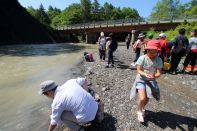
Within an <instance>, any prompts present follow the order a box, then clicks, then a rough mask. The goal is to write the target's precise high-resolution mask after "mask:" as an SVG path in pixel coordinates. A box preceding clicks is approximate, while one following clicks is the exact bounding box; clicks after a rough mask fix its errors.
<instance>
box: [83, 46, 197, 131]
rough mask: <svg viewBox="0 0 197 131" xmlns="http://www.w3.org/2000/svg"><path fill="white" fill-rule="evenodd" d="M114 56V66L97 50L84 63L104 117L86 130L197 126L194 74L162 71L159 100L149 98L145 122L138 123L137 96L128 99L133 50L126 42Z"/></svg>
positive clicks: (195, 81)
mask: <svg viewBox="0 0 197 131" xmlns="http://www.w3.org/2000/svg"><path fill="white" fill-rule="evenodd" d="M114 57H115V58H114V59H115V67H114V68H105V65H106V62H100V60H99V57H98V52H95V53H94V58H95V62H84V64H83V65H84V68H85V74H84V75H85V76H86V77H87V80H88V82H89V84H91V85H92V87H93V89H94V90H96V92H97V93H98V94H99V95H100V97H101V99H102V100H103V102H104V104H105V119H104V121H103V122H102V123H101V124H98V125H93V126H91V127H89V128H87V129H86V130H88V131H95V130H98V131H116V130H117V131H130V130H136V131H141V130H147V131H153V130H154V131H158V130H186V131H187V130H188V131H193V130H197V95H196V94H197V84H196V83H197V76H196V75H189V74H185V75H184V74H178V75H170V74H167V73H166V74H163V75H162V76H161V77H160V78H159V79H158V82H159V84H160V87H161V101H160V102H157V101H156V100H154V99H151V100H150V102H149V103H148V105H147V107H146V110H147V115H146V118H145V123H143V124H140V123H139V122H138V121H137V119H136V117H137V116H136V112H137V103H136V99H133V100H130V99H129V93H130V89H131V87H132V85H133V82H134V79H135V76H136V70H131V69H129V68H128V67H129V66H128V65H129V64H130V63H131V61H132V58H133V57H134V54H133V52H132V51H131V50H126V47H125V46H119V47H118V49H117V51H116V52H115V53H114Z"/></svg>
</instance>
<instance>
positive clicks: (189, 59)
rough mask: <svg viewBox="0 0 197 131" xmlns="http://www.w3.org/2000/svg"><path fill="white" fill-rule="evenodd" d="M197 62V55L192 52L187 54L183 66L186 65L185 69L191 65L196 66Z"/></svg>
mask: <svg viewBox="0 0 197 131" xmlns="http://www.w3.org/2000/svg"><path fill="white" fill-rule="evenodd" d="M196 60H197V53H194V52H192V51H190V52H189V53H188V54H187V56H186V58H185V61H184V64H183V65H184V67H186V66H188V64H190V65H191V66H195V65H196Z"/></svg>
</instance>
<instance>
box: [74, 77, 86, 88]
mask: <svg viewBox="0 0 197 131" xmlns="http://www.w3.org/2000/svg"><path fill="white" fill-rule="evenodd" d="M76 81H77V83H78V84H79V85H80V86H83V84H84V83H85V81H86V78H83V77H78V78H77V80H76Z"/></svg>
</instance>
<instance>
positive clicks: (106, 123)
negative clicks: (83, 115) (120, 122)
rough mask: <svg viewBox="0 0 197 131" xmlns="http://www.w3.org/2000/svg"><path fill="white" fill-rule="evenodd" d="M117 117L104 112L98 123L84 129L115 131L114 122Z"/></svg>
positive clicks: (88, 130) (87, 130) (90, 130)
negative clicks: (103, 116) (100, 121)
mask: <svg viewBox="0 0 197 131" xmlns="http://www.w3.org/2000/svg"><path fill="white" fill-rule="evenodd" d="M116 123H117V119H116V118H115V117H113V116H111V115H110V114H108V113H105V118H104V120H103V121H102V123H100V124H93V125H91V126H89V127H86V128H85V131H116V127H115V124H116Z"/></svg>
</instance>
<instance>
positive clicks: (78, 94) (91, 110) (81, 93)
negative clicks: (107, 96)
mask: <svg viewBox="0 0 197 131" xmlns="http://www.w3.org/2000/svg"><path fill="white" fill-rule="evenodd" d="M64 110H66V111H71V112H72V113H73V114H74V116H75V117H76V119H77V120H78V122H80V123H85V122H89V121H92V120H94V118H95V116H96V112H97V110H98V104H97V103H96V101H95V100H94V98H93V97H92V96H91V95H90V94H89V93H88V92H87V91H85V90H84V89H83V88H82V87H81V86H80V85H79V84H78V83H77V82H76V79H71V80H68V81H67V82H66V83H64V84H63V85H62V86H59V87H57V89H56V91H55V97H54V100H53V103H52V114H51V124H52V125H56V124H57V123H58V122H59V121H60V118H61V115H62V112H63V111H64Z"/></svg>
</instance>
